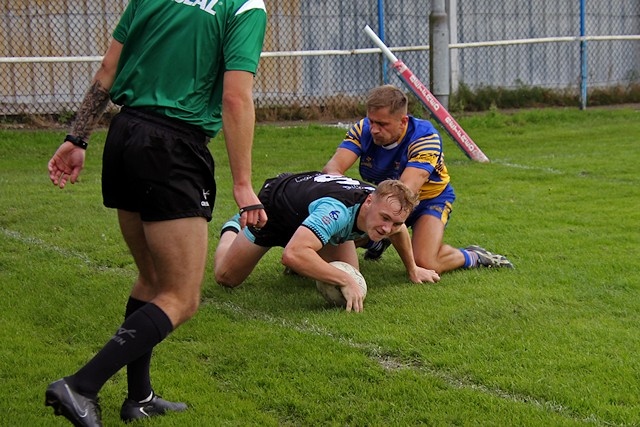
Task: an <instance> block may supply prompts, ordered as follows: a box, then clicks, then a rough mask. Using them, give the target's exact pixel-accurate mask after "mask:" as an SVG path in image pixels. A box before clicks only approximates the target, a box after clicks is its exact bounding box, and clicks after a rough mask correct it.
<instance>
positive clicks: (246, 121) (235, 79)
mask: <svg viewBox="0 0 640 427" xmlns="http://www.w3.org/2000/svg"><path fill="white" fill-rule="evenodd" d="M254 122H255V110H254V105H253V74H252V73H250V72H247V71H232V70H230V71H227V72H225V73H224V89H223V93H222V127H223V131H224V138H225V145H226V148H227V155H228V156H229V167H230V168H231V177H232V179H233V197H234V199H235V201H236V203H237V204H238V207H239V208H245V207H247V206H256V205H260V200H259V199H258V196H257V195H256V193H255V192H254V191H253V186H252V183H251V150H252V147H253V135H254ZM266 222H267V213H266V212H265V210H264V209H256V210H248V211H245V212H244V213H243V214H242V215H241V216H240V224H241V226H242V227H244V226H245V225H251V226H258V227H264V225H265V224H266Z"/></svg>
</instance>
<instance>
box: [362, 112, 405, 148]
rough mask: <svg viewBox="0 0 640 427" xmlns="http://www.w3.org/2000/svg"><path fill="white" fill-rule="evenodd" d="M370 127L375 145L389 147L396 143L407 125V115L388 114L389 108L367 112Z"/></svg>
mask: <svg viewBox="0 0 640 427" xmlns="http://www.w3.org/2000/svg"><path fill="white" fill-rule="evenodd" d="M367 118H368V119H369V123H370V125H371V127H370V129H371V136H372V137H373V142H374V143H375V144H376V145H381V146H384V145H389V144H393V143H394V142H396V141H398V140H399V139H400V137H401V136H402V134H403V133H404V129H405V127H406V125H407V121H408V118H407V115H406V114H404V113H403V112H401V111H399V112H396V113H390V112H389V108H387V107H385V108H377V109H370V110H369V111H367Z"/></svg>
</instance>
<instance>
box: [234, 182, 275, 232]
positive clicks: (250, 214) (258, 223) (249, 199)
mask: <svg viewBox="0 0 640 427" xmlns="http://www.w3.org/2000/svg"><path fill="white" fill-rule="evenodd" d="M233 197H234V199H235V200H236V203H237V205H238V208H240V209H241V210H242V211H241V213H240V227H242V228H244V227H246V226H251V227H256V228H262V227H264V226H265V225H266V224H267V221H268V219H269V218H268V217H267V212H266V211H265V210H264V208H262V209H253V208H251V209H246V208H247V207H253V206H260V205H262V202H260V199H258V196H256V193H255V192H254V191H253V188H251V187H248V186H247V187H240V186H236V185H234V186H233Z"/></svg>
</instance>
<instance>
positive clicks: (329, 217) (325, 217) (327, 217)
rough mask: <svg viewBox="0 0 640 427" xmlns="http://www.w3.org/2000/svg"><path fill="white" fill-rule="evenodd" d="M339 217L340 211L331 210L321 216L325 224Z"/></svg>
mask: <svg viewBox="0 0 640 427" xmlns="http://www.w3.org/2000/svg"><path fill="white" fill-rule="evenodd" d="M339 217H340V212H338V211H331V212H329V215H323V216H322V223H323V224H325V225H329V224H331V221H337V220H338V218H339Z"/></svg>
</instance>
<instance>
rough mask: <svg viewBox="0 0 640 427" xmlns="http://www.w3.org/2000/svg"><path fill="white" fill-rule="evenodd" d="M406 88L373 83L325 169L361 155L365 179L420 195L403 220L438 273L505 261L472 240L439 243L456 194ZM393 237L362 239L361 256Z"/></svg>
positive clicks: (338, 169)
mask: <svg viewBox="0 0 640 427" xmlns="http://www.w3.org/2000/svg"><path fill="white" fill-rule="evenodd" d="M407 105H408V100H407V97H406V96H405V94H404V93H403V92H402V91H401V90H400V89H398V88H396V87H394V86H392V85H384V86H380V87H377V88H374V89H373V90H371V92H370V93H369V96H368V99H367V117H366V118H364V119H362V120H360V121H359V122H358V123H356V124H355V125H354V126H352V127H351V129H349V131H348V132H347V134H346V136H345V138H344V141H343V142H342V143H341V144H340V145H339V146H338V148H337V150H336V152H335V154H334V155H333V157H332V158H331V159H330V160H329V162H327V164H326V165H325V167H324V168H323V172H326V173H335V174H343V173H345V172H346V171H347V170H348V169H349V168H350V167H351V166H352V165H353V164H354V163H355V162H356V160H357V159H358V158H359V159H360V165H359V171H360V175H361V176H362V178H363V179H364V180H366V181H368V182H372V183H374V184H375V183H378V182H380V181H382V180H385V179H399V180H401V181H402V182H404V183H405V184H406V185H407V186H408V187H409V188H410V189H411V190H412V191H415V192H416V193H417V194H418V196H419V199H420V203H419V205H418V206H417V207H416V209H415V210H414V211H413V213H412V214H411V215H410V216H409V218H408V219H407V221H406V225H407V226H408V227H411V228H412V232H413V235H412V239H411V243H412V245H413V253H414V257H415V260H416V263H417V264H418V265H419V266H421V267H424V268H428V269H432V270H435V271H436V272H438V273H440V274H442V273H444V272H446V271H451V270H455V269H458V268H463V267H464V268H472V267H479V266H486V267H509V268H512V267H513V265H512V264H511V262H509V260H507V258H506V257H504V256H502V255H498V254H493V253H491V252H489V251H487V250H486V249H484V248H481V247H479V246H476V245H473V246H469V247H467V248H465V249H457V248H454V247H452V246H450V245H447V244H445V243H443V237H444V230H445V227H446V225H447V222H448V221H449V215H450V213H451V209H452V204H453V202H454V200H455V198H456V196H455V193H454V191H453V187H452V186H451V183H450V181H451V178H450V176H449V172H448V171H447V166H446V165H445V162H444V153H443V151H442V140H441V139H440V135H439V134H438V132H437V130H436V129H435V128H434V127H433V125H432V124H431V123H430V122H429V121H427V120H421V119H417V118H415V117H412V116H410V115H408V114H407ZM394 239H396V237H394V236H391V237H390V238H389V240H386V241H385V240H383V241H380V242H360V244H362V245H365V247H368V249H367V252H366V253H365V259H378V258H380V256H381V255H382V252H383V251H384V250H385V249H386V248H387V247H388V246H389V244H391V243H393V244H394V246H395V244H396V242H395V240H394Z"/></svg>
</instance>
